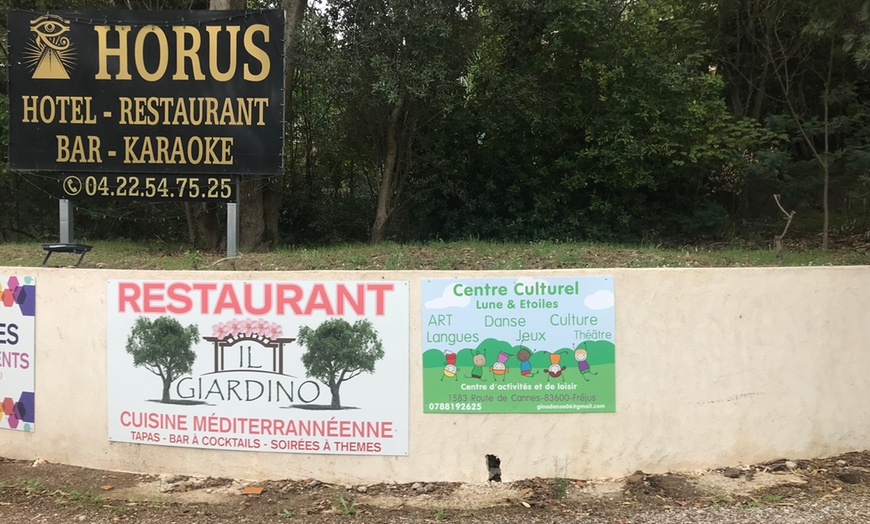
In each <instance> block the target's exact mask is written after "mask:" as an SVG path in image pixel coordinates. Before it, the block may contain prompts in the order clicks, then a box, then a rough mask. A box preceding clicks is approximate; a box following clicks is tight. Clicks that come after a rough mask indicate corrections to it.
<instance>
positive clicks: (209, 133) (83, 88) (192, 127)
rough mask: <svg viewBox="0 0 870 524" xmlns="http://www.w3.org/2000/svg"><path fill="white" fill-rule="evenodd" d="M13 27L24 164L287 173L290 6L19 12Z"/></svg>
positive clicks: (18, 157)
mask: <svg viewBox="0 0 870 524" xmlns="http://www.w3.org/2000/svg"><path fill="white" fill-rule="evenodd" d="M8 25H9V35H8V37H9V62H10V64H9V67H10V69H9V119H10V122H9V163H10V166H11V167H12V168H13V169H17V170H45V171H57V172H64V173H67V172H71V171H72V172H76V171H77V172H91V173H99V172H103V173H143V174H144V173H147V174H174V173H179V174H187V175H191V174H214V175H224V174H226V175H229V174H247V173H261V174H279V173H281V172H282V165H283V154H282V153H283V143H284V59H283V55H284V43H283V38H284V15H283V12H282V11H111V12H109V11H53V12H50V13H35V12H28V11H12V12H10V13H9V19H8ZM220 191H221V190H220V189H219V192H220Z"/></svg>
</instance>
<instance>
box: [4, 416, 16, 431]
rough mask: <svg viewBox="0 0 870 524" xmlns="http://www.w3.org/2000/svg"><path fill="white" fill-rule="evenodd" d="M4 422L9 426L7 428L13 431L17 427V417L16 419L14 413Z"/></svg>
mask: <svg viewBox="0 0 870 524" xmlns="http://www.w3.org/2000/svg"><path fill="white" fill-rule="evenodd" d="M6 422H7V423H8V424H9V427H10V428H12V429H15V428H17V427H18V417H16V416H15V414H14V413H13V414H12V415H9V419H8V420H7V421H6Z"/></svg>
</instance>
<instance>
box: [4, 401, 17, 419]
mask: <svg viewBox="0 0 870 524" xmlns="http://www.w3.org/2000/svg"><path fill="white" fill-rule="evenodd" d="M14 412H15V401H14V400H12V399H11V398H9V397H6V398H4V399H3V413H5V414H6V415H7V416H11V415H12V413H14Z"/></svg>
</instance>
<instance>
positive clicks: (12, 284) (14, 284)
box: [6, 277, 18, 289]
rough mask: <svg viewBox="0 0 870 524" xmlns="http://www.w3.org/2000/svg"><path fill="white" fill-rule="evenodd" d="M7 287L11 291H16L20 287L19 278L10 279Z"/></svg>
mask: <svg viewBox="0 0 870 524" xmlns="http://www.w3.org/2000/svg"><path fill="white" fill-rule="evenodd" d="M6 287H8V288H9V289H15V288H17V287H18V277H9V280H7V281H6Z"/></svg>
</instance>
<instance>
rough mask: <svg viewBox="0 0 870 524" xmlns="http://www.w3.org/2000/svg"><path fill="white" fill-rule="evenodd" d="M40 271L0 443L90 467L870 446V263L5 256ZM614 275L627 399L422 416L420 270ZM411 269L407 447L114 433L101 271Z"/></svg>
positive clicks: (588, 467)
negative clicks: (36, 261) (8, 425)
mask: <svg viewBox="0 0 870 524" xmlns="http://www.w3.org/2000/svg"><path fill="white" fill-rule="evenodd" d="M0 271H2V274H7V275H22V274H24V273H25V272H26V274H28V275H33V276H35V277H36V283H37V301H36V330H37V332H36V338H35V345H36V356H35V363H34V365H35V373H36V379H35V380H36V393H37V395H36V399H37V400H36V402H37V407H36V413H37V421H36V431H35V432H33V433H23V432H17V431H8V430H4V431H0V456H6V457H10V458H20V459H35V458H43V459H46V460H48V461H50V462H61V463H67V464H74V465H80V466H87V467H92V468H103V469H112V470H125V471H136V472H148V473H162V472H172V473H176V474H187V475H210V476H218V477H235V478H248V479H261V478H308V477H314V478H319V479H321V480H325V481H333V482H389V481H395V482H411V481H467V482H474V481H484V480H486V475H487V471H486V465H485V460H484V455H485V454H487V453H491V454H494V455H497V456H498V457H500V458H501V466H502V473H503V479H504V480H505V481H511V480H516V479H522V478H530V477H535V476H541V477H553V476H567V477H569V478H593V477H600V476H621V475H625V474H627V473H630V472H633V471H635V470H638V469H641V470H643V471H646V472H662V471H666V470H681V469H695V468H704V467H718V466H724V465H733V464H738V463H750V462H756V461H763V460H771V459H775V458H780V457H791V458H802V457H819V456H827V455H832V454H837V453H841V452H845V451H850V450H858V449H868V448H870V417H868V416H867V399H868V398H870V380H868V370H870V350H868V344H870V268H868V267H826V268H751V269H607V270H595V271H586V270H568V271H562V270H560V271H536V272H411V271H403V272H402V271H400V272H300V273H290V272H251V273H244V272H204V271H199V272H172V273H170V272H155V271H110V270H91V269H72V268H26V271H25V270H24V268H3V269H2V270H0ZM520 274H525V275H540V276H543V275H556V276H569V275H613V276H614V285H615V295H616V308H615V316H616V334H615V338H616V398H617V404H616V413H583V414H506V415H501V414H489V415H442V414H424V413H423V412H422V393H421V390H422V384H421V380H420V366H421V353H422V348H421V342H420V338H421V331H420V327H421V312H420V302H421V300H420V281H421V280H422V279H423V278H439V277H441V278H444V277H473V276H485V277H502V276H518V275H520ZM109 279H148V280H155V279H172V280H179V279H189V280H222V279H225V280H272V281H274V280H326V279H333V280H383V279H388V280H407V281H409V282H410V305H411V311H410V312H409V314H410V326H411V330H410V345H409V347H410V390H409V391H410V406H411V407H410V453H409V455H408V456H407V457H379V456H346V455H302V454H276V453H263V452H241V451H213V450H202V449H189V448H175V447H164V446H149V445H140V444H127V443H110V442H109V441H108V440H107V437H106V434H107V408H106V406H107V387H106V322H107V304H106V281H107V280H109Z"/></svg>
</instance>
